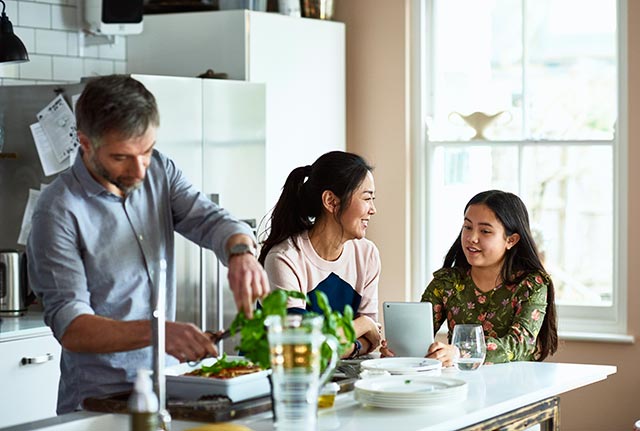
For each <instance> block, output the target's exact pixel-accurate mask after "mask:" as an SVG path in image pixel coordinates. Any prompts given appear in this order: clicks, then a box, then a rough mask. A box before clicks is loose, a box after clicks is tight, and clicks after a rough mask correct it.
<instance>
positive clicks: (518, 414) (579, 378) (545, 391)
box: [0, 362, 617, 431]
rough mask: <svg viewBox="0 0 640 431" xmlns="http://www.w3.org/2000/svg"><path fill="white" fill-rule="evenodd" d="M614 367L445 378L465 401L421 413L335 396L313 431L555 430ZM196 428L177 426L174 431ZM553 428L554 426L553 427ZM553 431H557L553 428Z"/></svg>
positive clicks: (556, 367) (118, 420)
mask: <svg viewBox="0 0 640 431" xmlns="http://www.w3.org/2000/svg"><path fill="white" fill-rule="evenodd" d="M616 371H617V370H616V367H615V366H610V365H586V364H559V363H546V362H543V363H538V362H514V363H511V364H497V365H491V366H484V367H481V368H480V369H479V370H477V371H472V372H458V373H449V372H446V373H444V374H445V375H447V376H450V377H454V378H459V379H462V380H464V381H466V382H467V383H468V385H469V395H468V397H467V399H466V400H465V401H462V402H458V403H452V404H450V405H446V406H438V407H435V406H434V407H425V408H421V409H383V408H373V407H363V406H362V405H361V404H359V403H358V402H357V401H355V400H354V397H353V392H349V393H346V394H340V395H338V397H337V398H336V403H335V405H334V406H333V407H332V408H329V409H322V410H320V412H319V414H318V431H327V430H338V429H339V430H340V431H360V430H363V429H370V430H387V429H397V428H398V426H399V422H398V420H399V418H401V421H402V422H401V428H402V429H403V430H407V431H441V430H446V431H451V430H460V429H466V428H467V427H470V426H471V425H474V424H479V425H478V426H475V425H474V428H473V429H474V430H485V429H495V428H497V427H496V423H501V424H505V423H506V424H509V423H513V421H516V420H518V421H529V422H527V423H528V424H529V425H530V424H532V423H535V422H534V421H533V419H539V418H541V417H543V418H546V419H548V420H550V421H553V423H554V424H556V425H557V423H558V422H557V420H558V411H559V407H558V402H557V401H558V400H557V396H558V395H560V394H562V393H564V392H568V391H571V390H574V389H578V388H580V387H583V386H586V385H589V384H592V383H595V382H598V381H602V380H605V379H606V378H607V377H608V376H610V375H612V374H614V373H615V372H616ZM233 423H235V424H241V425H244V426H247V427H249V428H250V429H252V430H254V431H272V430H273V429H274V425H273V421H272V416H271V413H270V412H267V413H261V414H258V415H255V416H251V417H248V418H244V419H239V420H237V421H234V422H233ZM197 425H200V424H199V423H196V422H186V421H176V422H174V423H173V428H172V429H173V430H174V431H182V430H186V429H188V428H191V427H196V426H197ZM127 426H128V417H127V416H126V415H121V414H120V415H118V414H97V413H91V412H78V413H73V414H71V415H63V416H60V417H57V418H52V419H48V420H44V421H39V422H32V423H28V424H23V425H19V426H16V427H10V428H3V429H2V430H0V431H26V430H30V431H31V430H33V431H36V430H41V431H76V430H78V431H80V430H83V431H84V430H89V431H91V430H94V431H98V430H99V431H102V430H105V431H106V430H113V429H125V428H126V427H127ZM554 426H555V425H554ZM552 429H557V428H553V427H552Z"/></svg>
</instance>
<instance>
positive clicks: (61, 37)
mask: <svg viewBox="0 0 640 431" xmlns="http://www.w3.org/2000/svg"><path fill="white" fill-rule="evenodd" d="M36 52H37V53H38V54H57V55H67V32H65V31H61V30H41V29H36Z"/></svg>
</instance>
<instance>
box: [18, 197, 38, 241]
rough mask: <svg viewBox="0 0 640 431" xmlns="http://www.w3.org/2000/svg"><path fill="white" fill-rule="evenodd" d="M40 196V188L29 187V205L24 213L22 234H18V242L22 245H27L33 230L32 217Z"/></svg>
mask: <svg viewBox="0 0 640 431" xmlns="http://www.w3.org/2000/svg"><path fill="white" fill-rule="evenodd" d="M39 197H40V190H34V189H29V199H27V206H26V207H25V209H24V214H23V215H22V226H21V227H20V235H19V236H18V244H20V245H27V239H28V238H29V232H31V217H33V212H34V211H35V209H36V203H37V202H38V198H39Z"/></svg>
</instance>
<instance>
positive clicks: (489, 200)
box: [442, 190, 558, 361]
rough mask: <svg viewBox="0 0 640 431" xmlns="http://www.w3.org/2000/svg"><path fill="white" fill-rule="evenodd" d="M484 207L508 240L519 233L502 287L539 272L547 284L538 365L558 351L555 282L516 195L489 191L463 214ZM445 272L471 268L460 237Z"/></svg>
mask: <svg viewBox="0 0 640 431" xmlns="http://www.w3.org/2000/svg"><path fill="white" fill-rule="evenodd" d="M476 204H483V205H486V206H487V207H488V208H489V209H491V210H492V211H493V212H494V214H495V215H496V217H497V218H498V220H500V222H501V223H502V225H503V226H504V230H505V234H506V235H507V236H509V235H513V234H514V233H517V234H518V235H520V240H519V241H518V243H517V244H516V245H515V246H513V247H511V249H509V250H507V251H506V253H505V256H504V263H503V265H502V270H501V274H500V275H501V277H502V281H503V283H507V282H508V283H514V284H517V283H519V282H520V281H522V279H524V278H525V277H526V276H527V275H528V274H530V273H531V272H534V271H537V272H539V273H540V274H541V275H542V276H543V277H544V278H545V281H546V282H547V308H546V312H545V315H544V321H543V322H542V327H541V328H540V333H539V334H538V341H537V344H538V352H537V353H538V357H537V360H538V361H542V360H544V359H545V358H546V357H547V356H549V355H552V354H554V353H555V352H556V350H557V348H558V324H557V317H556V306H555V290H554V287H553V281H552V280H551V277H550V276H549V274H547V271H546V270H545V269H544V265H543V264H542V261H541V260H540V256H539V254H538V248H537V246H536V243H535V241H534V239H533V235H532V234H531V229H530V228H529V213H528V212H527V207H526V206H525V205H524V203H523V202H522V200H520V198H519V197H518V196H516V195H514V194H513V193H508V192H503V191H500V190H488V191H485V192H481V193H478V194H477V195H475V196H474V197H473V198H471V200H470V201H469V202H468V203H467V205H466V206H465V207H464V213H465V214H466V212H467V209H468V208H469V207H470V206H471V205H476ZM442 267H443V268H451V267H457V268H461V269H462V270H463V271H465V272H466V271H468V270H469V269H470V268H471V265H469V262H468V261H467V258H466V257H465V255H464V252H463V251H462V239H461V235H458V238H457V239H456V241H455V242H454V243H453V245H452V246H451V248H450V249H449V251H448V252H447V255H446V257H445V258H444V265H443V266H442Z"/></svg>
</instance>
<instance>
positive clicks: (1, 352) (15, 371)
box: [0, 328, 60, 427]
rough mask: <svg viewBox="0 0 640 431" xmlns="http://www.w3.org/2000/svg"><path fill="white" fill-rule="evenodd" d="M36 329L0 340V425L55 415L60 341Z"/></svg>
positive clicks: (46, 331) (48, 331) (48, 332)
mask: <svg viewBox="0 0 640 431" xmlns="http://www.w3.org/2000/svg"><path fill="white" fill-rule="evenodd" d="M39 332H40V333H39V334H36V335H33V334H32V335H29V336H25V337H24V338H23V337H21V336H19V335H18V336H16V337H14V338H11V339H1V340H0V358H2V360H1V362H0V382H2V390H1V391H0V427H4V426H10V425H15V424H18V423H23V422H28V421H34V420H38V419H44V418H48V417H51V416H55V415H56V402H57V399H58V380H59V379H60V366H59V363H60V344H58V341H56V339H55V338H54V337H53V335H52V334H51V331H50V330H49V329H48V328H43V329H42V331H39Z"/></svg>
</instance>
